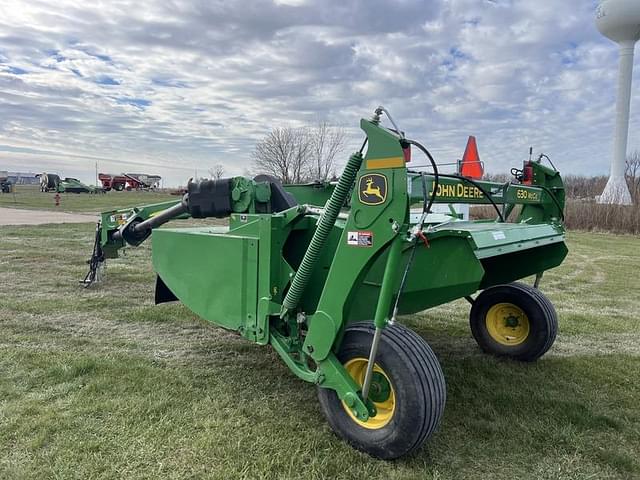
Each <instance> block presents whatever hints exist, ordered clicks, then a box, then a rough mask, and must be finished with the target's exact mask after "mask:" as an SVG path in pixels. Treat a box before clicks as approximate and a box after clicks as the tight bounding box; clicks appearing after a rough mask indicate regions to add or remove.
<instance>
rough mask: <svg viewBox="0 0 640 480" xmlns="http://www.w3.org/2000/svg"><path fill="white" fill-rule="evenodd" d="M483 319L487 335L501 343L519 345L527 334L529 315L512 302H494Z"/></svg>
mask: <svg viewBox="0 0 640 480" xmlns="http://www.w3.org/2000/svg"><path fill="white" fill-rule="evenodd" d="M485 321H486V325H487V331H488V332H489V335H490V336H491V338H493V339H494V340H495V341H496V342H498V343H499V344H501V345H507V346H510V347H513V346H515V345H520V344H521V343H522V342H524V341H525V340H526V339H527V337H528V336H529V329H530V325H529V317H527V315H526V313H524V311H523V310H522V309H521V308H520V307H518V306H517V305H514V304H513V303H496V304H495V305H493V306H492V307H491V308H490V309H489V311H488V312H487V316H486V319H485Z"/></svg>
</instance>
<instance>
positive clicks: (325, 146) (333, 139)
mask: <svg viewBox="0 0 640 480" xmlns="http://www.w3.org/2000/svg"><path fill="white" fill-rule="evenodd" d="M309 140H310V152H309V153H310V158H309V177H310V179H312V180H315V181H318V182H326V181H327V180H329V179H330V178H331V177H333V176H335V159H336V156H337V155H338V154H339V153H340V152H342V150H343V149H344V145H345V141H346V134H345V131H344V129H343V128H341V127H334V126H331V125H329V124H328V123H327V122H326V121H325V122H320V123H318V124H317V125H315V126H313V127H310V128H309Z"/></svg>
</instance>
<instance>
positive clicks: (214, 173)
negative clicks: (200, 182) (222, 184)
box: [209, 163, 224, 180]
mask: <svg viewBox="0 0 640 480" xmlns="http://www.w3.org/2000/svg"><path fill="white" fill-rule="evenodd" d="M223 175H224V166H223V165H221V164H219V163H218V164H216V165H214V166H213V168H210V169H209V177H210V178H212V179H213V180H220V179H221V178H222V176H223Z"/></svg>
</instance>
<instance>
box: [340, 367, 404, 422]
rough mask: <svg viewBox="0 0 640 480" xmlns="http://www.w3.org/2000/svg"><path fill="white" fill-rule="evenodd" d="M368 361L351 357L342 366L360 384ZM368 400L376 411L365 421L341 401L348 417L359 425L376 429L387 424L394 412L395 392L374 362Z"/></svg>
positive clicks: (384, 374)
mask: <svg viewBox="0 0 640 480" xmlns="http://www.w3.org/2000/svg"><path fill="white" fill-rule="evenodd" d="M368 363H369V362H368V360H367V359H366V358H352V359H351V360H349V361H348V362H347V363H345V364H344V368H345V369H346V370H347V372H348V373H349V375H351V377H352V378H353V379H354V380H355V382H356V383H357V384H358V385H360V386H362V384H363V383H364V376H365V374H366V371H367V364H368ZM368 400H369V401H371V402H373V405H374V407H375V411H376V413H375V415H373V416H371V417H369V419H368V420H367V421H366V422H364V421H362V420H360V419H358V418H357V417H356V416H355V415H354V413H353V412H352V410H351V409H350V408H349V406H348V405H347V404H346V403H345V402H344V401H343V402H342V407H343V408H344V409H345V411H346V412H347V414H348V415H349V417H351V419H352V420H353V421H354V422H356V423H357V424H358V425H360V426H361V427H364V428H367V429H370V430H376V429H379V428H382V427H384V426H386V425H388V424H389V422H391V419H392V418H393V414H394V412H395V408H396V394H395V390H394V389H393V385H391V382H390V381H389V377H388V376H387V374H386V373H385V371H384V370H383V369H382V368H381V367H380V365H378V364H377V363H376V364H374V367H373V378H372V381H371V387H370V389H369V398H368Z"/></svg>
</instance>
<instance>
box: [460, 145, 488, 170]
mask: <svg viewBox="0 0 640 480" xmlns="http://www.w3.org/2000/svg"><path fill="white" fill-rule="evenodd" d="M460 174H461V175H462V176H463V177H468V178H474V179H480V178H482V175H483V174H484V167H483V165H482V163H481V162H480V155H479V154H478V145H477V144H476V137H473V136H470V137H469V140H467V147H466V148H465V149H464V155H463V156H462V164H461V165H460Z"/></svg>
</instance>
